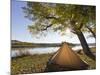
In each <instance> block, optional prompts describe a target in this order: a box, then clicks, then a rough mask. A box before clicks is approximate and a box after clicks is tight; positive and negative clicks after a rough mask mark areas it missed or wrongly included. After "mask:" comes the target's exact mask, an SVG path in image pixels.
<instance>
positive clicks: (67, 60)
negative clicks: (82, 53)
mask: <svg viewBox="0 0 100 75" xmlns="http://www.w3.org/2000/svg"><path fill="white" fill-rule="evenodd" d="M87 68H88V65H87V64H86V63H85V62H84V61H82V60H81V59H80V58H79V56H78V55H77V54H76V53H75V52H74V51H73V50H72V49H71V48H70V47H69V46H68V44H67V43H66V42H63V43H62V46H61V47H60V49H59V50H58V51H57V52H56V53H55V54H54V55H53V56H52V57H51V58H50V60H49V61H48V63H47V67H46V71H48V72H55V71H71V70H85V69H87Z"/></svg>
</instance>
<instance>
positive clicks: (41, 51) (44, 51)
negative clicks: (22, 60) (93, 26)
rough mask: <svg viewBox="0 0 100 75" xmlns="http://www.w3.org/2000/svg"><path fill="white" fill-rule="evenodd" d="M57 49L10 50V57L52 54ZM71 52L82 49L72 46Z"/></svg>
mask: <svg viewBox="0 0 100 75" xmlns="http://www.w3.org/2000/svg"><path fill="white" fill-rule="evenodd" d="M89 47H94V46H89ZM58 49H59V47H39V48H12V50H11V57H17V56H21V55H23V54H30V55H33V54H47V53H54V52H56V51H57V50H58ZM72 49H73V50H79V49H82V47H81V46H74V47H72Z"/></svg>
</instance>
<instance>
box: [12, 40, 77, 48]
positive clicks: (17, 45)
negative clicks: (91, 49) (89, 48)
mask: <svg viewBox="0 0 100 75" xmlns="http://www.w3.org/2000/svg"><path fill="white" fill-rule="evenodd" d="M68 44H69V45H70V46H75V45H76V44H72V43H68ZM77 45H78V44H77ZM59 46H61V43H30V42H21V41H13V42H11V47H12V48H24V47H59Z"/></svg>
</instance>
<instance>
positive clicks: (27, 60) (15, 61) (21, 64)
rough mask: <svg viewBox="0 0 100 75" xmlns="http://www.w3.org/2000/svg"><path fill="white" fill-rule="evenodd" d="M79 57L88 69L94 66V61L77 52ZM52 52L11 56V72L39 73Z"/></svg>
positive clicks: (42, 70) (14, 73) (14, 74)
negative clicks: (87, 65)
mask: <svg viewBox="0 0 100 75" xmlns="http://www.w3.org/2000/svg"><path fill="white" fill-rule="evenodd" d="M92 51H93V52H95V48H92ZM77 54H78V55H79V57H80V58H81V59H82V60H84V61H85V62H87V63H88V64H89V65H90V67H89V69H95V68H96V62H95V61H94V60H92V59H90V58H89V57H87V56H86V55H84V54H83V52H82V51H81V53H77ZM52 55H53V54H40V55H39V54H38V55H31V56H30V55H27V56H25V55H24V56H20V57H16V58H12V60H11V74H12V75H16V74H29V73H40V72H44V69H45V67H46V63H47V62H48V60H49V58H50V57H51V56H52Z"/></svg>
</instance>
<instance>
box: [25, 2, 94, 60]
mask: <svg viewBox="0 0 100 75" xmlns="http://www.w3.org/2000/svg"><path fill="white" fill-rule="evenodd" d="M23 10H24V12H25V17H27V18H28V19H30V20H32V21H33V22H34V23H33V24H32V25H29V27H28V28H29V30H30V32H31V33H32V34H39V33H41V32H44V31H48V29H52V30H54V31H60V32H62V33H64V32H65V30H66V29H67V28H69V29H70V30H71V32H73V33H74V34H76V35H77V36H78V38H79V40H80V43H81V45H82V47H83V51H84V53H85V54H86V55H87V56H89V57H91V58H92V59H94V60H95V56H94V55H93V54H92V52H91V51H90V49H89V47H88V44H87V42H86V39H85V37H84V35H83V33H82V31H84V30H85V28H86V26H87V25H88V27H90V26H89V25H90V24H89V23H94V24H95V6H85V5H70V4H53V3H38V2H27V6H25V7H23Z"/></svg>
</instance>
